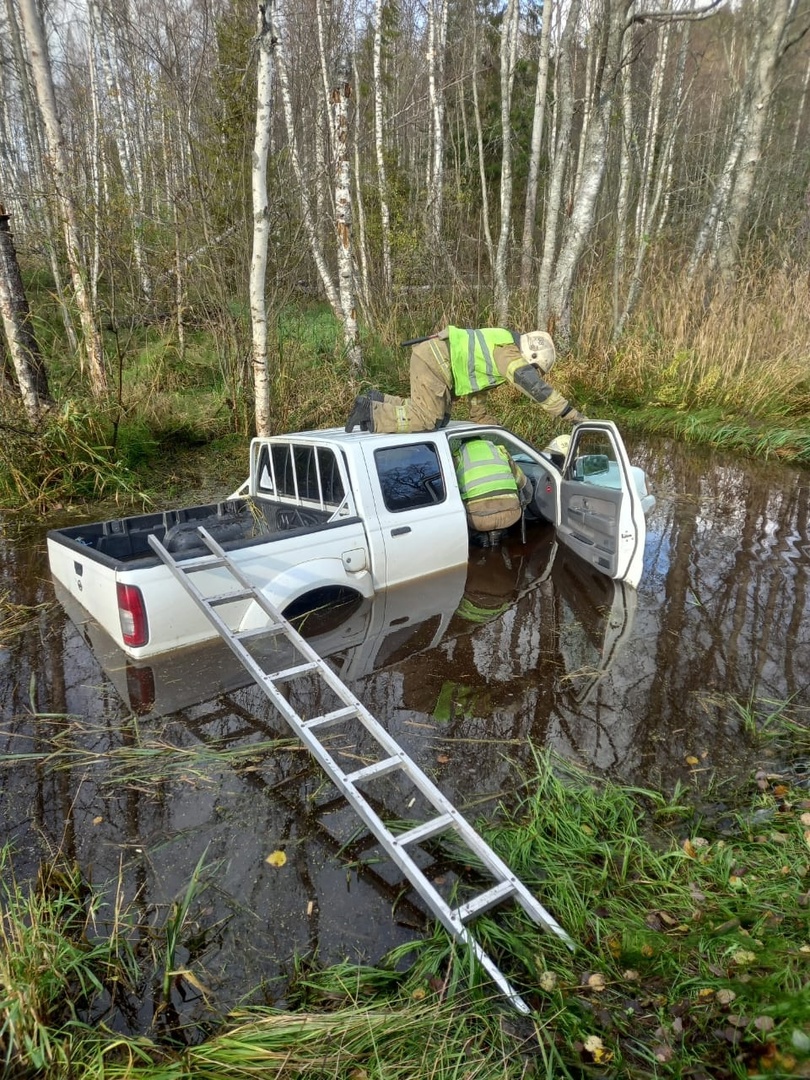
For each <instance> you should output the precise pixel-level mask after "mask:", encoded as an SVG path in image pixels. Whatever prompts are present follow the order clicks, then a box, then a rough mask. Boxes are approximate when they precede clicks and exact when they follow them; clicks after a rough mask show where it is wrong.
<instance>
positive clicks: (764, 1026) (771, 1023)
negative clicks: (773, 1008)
mask: <svg viewBox="0 0 810 1080" xmlns="http://www.w3.org/2000/svg"><path fill="white" fill-rule="evenodd" d="M775 1025H776V1021H775V1020H774V1018H773V1017H772V1016H758V1017H757V1018H756V1020H755V1021H754V1027H755V1028H756V1029H757V1031H773V1029H774V1027H775Z"/></svg>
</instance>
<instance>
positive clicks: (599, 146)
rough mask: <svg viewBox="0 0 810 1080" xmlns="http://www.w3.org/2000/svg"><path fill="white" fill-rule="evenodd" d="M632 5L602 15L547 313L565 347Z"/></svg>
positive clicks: (621, 3)
mask: <svg viewBox="0 0 810 1080" xmlns="http://www.w3.org/2000/svg"><path fill="white" fill-rule="evenodd" d="M632 3H633V0H608V3H607V5H606V13H605V17H606V18H607V20H608V22H607V25H606V27H605V34H604V37H603V39H602V43H603V48H602V52H601V55H600V57H599V58H598V67H597V71H598V80H597V85H596V86H595V88H594V98H595V101H596V105H595V107H594V109H593V110H592V113H591V119H590V121H589V124H588V131H587V135H586V138H585V147H584V150H583V153H582V171H581V175H580V180H579V184H578V185H577V188H576V192H575V197H574V202H573V206H572V208H571V213H570V215H569V217H568V220H567V222H566V225H565V229H564V233H563V238H562V244H561V247H560V253H559V256H558V258H557V265H556V267H555V270H554V274H553V276H552V279H551V283H550V286H549V310H550V313H551V316H552V318H553V319H555V320H556V323H557V326H558V333H559V334H560V337H561V340H562V342H563V347H565V344H566V343H567V340H568V338H569V335H570V316H571V307H570V305H571V294H572V290H573V285H574V279H575V276H576V272H577V268H578V266H579V262H580V259H581V258H582V255H583V253H584V251H585V247H586V244H587V243H588V239H589V237H590V234H591V230H592V228H593V224H594V220H595V217H596V203H597V198H598V196H599V192H600V190H601V187H602V180H603V177H604V174H605V168H606V165H607V159H608V132H609V129H610V115H611V111H612V108H613V99H614V94H615V90H616V86H617V80H618V77H619V71H620V66H621V64H622V62H623V54H622V50H623V42H624V35H625V31H626V29H627V14H628V11H629V10H630V8H631V6H632Z"/></svg>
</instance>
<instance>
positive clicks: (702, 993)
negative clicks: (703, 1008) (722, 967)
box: [698, 986, 714, 1001]
mask: <svg viewBox="0 0 810 1080" xmlns="http://www.w3.org/2000/svg"><path fill="white" fill-rule="evenodd" d="M698 997H699V998H700V999H701V1000H703V1001H705V1000H706V998H710V997H714V990H712V988H711V987H710V986H704V987H703V988H702V989H701V990H698Z"/></svg>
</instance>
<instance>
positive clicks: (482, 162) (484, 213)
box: [471, 6, 495, 270]
mask: <svg viewBox="0 0 810 1080" xmlns="http://www.w3.org/2000/svg"><path fill="white" fill-rule="evenodd" d="M471 18H472V20H473V57H474V58H477V56H478V19H477V18H476V15H475V10H474V6H473V10H472V13H471ZM471 82H472V99H473V115H474V117H475V136H476V147H477V150H478V175H479V178H480V181H481V222H482V226H483V229H484V243H485V244H486V248H487V258H488V259H489V265H490V267H491V268H492V269H493V270H494V268H495V245H494V243H493V240H492V227H491V225H490V220H489V189H488V188H487V169H486V158H485V155H484V131H483V127H482V124H481V107H480V105H479V103H478V67H477V65H476V64H475V63H473V66H472V78H471Z"/></svg>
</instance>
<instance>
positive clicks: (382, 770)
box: [346, 757, 402, 784]
mask: <svg viewBox="0 0 810 1080" xmlns="http://www.w3.org/2000/svg"><path fill="white" fill-rule="evenodd" d="M401 768H402V758H401V757H389V758H383V760H382V761H375V762H374V764H373V765H367V766H366V767H365V769H358V770H357V772H353V773H349V774H348V776H347V777H346V779H347V780H348V781H349V783H351V784H356V783H357V781H358V780H369V779H370V778H371V777H372V776H387V775H388V773H390V772H393V771H394V769H401Z"/></svg>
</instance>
